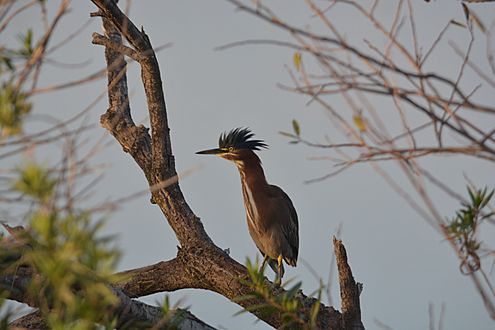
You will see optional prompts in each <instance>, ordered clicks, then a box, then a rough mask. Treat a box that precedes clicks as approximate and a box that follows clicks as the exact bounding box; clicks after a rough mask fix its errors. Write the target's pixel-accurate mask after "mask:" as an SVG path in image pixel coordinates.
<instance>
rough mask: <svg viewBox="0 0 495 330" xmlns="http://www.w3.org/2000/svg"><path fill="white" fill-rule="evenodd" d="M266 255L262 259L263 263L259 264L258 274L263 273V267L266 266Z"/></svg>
mask: <svg viewBox="0 0 495 330" xmlns="http://www.w3.org/2000/svg"><path fill="white" fill-rule="evenodd" d="M268 258H269V257H268V255H265V257H264V258H263V262H262V263H261V267H260V270H259V271H260V273H261V272H263V271H264V270H265V266H266V262H267V261H268Z"/></svg>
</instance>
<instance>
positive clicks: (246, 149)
mask: <svg viewBox="0 0 495 330" xmlns="http://www.w3.org/2000/svg"><path fill="white" fill-rule="evenodd" d="M253 136H254V134H253V133H252V132H251V131H250V130H249V129H247V128H236V129H233V130H231V131H230V132H228V133H223V134H221V135H220V138H219V140H218V148H215V149H209V150H203V151H199V152H197V154H201V155H217V156H220V157H222V158H224V159H227V160H230V161H232V162H234V164H235V165H236V166H237V169H238V170H239V174H240V176H241V184H242V195H243V197H244V208H245V209H246V218H247V224H248V229H249V233H250V234H251V238H252V239H253V241H254V243H255V244H256V247H258V249H259V250H260V252H261V254H262V255H263V263H262V265H261V269H263V268H264V266H265V264H266V262H268V264H269V265H270V267H271V268H272V269H273V271H274V272H275V273H276V274H277V276H276V280H275V283H276V284H278V285H280V283H281V281H282V276H283V275H284V265H283V263H282V261H283V260H285V262H286V263H287V264H288V265H290V266H293V267H295V266H296V263H297V254H298V250H299V233H298V231H299V225H298V221H297V213H296V209H295V208H294V205H293V204H292V201H291V200H290V198H289V196H287V194H286V193H285V192H284V191H283V190H282V189H280V188H279V187H277V186H274V185H271V184H269V183H268V182H267V181H266V178H265V174H264V172H263V168H262V167H261V160H260V159H259V157H258V156H257V155H256V154H255V153H254V151H255V150H260V149H261V148H267V147H268V146H267V145H266V144H265V142H264V141H262V140H253V139H251V138H252V137H253Z"/></svg>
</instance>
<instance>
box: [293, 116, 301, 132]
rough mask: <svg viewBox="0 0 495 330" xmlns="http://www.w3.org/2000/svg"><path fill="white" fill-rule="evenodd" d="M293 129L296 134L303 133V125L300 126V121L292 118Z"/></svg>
mask: <svg viewBox="0 0 495 330" xmlns="http://www.w3.org/2000/svg"><path fill="white" fill-rule="evenodd" d="M292 129H293V130H294V133H295V134H296V136H300V135H301V127H300V126H299V123H298V122H297V120H295V119H292Z"/></svg>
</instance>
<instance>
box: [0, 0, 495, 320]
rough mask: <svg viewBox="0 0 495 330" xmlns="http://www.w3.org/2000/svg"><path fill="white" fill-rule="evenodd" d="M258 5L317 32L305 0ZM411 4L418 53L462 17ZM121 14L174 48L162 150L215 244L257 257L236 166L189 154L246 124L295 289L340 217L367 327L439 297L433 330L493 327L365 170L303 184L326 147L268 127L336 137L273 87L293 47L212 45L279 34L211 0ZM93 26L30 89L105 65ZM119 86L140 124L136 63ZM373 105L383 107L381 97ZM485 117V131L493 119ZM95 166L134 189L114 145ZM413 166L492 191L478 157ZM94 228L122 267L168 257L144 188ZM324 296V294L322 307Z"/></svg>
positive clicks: (457, 36) (187, 299)
mask: <svg viewBox="0 0 495 330" xmlns="http://www.w3.org/2000/svg"><path fill="white" fill-rule="evenodd" d="M124 3H125V2H124ZM269 3H272V4H273V6H275V9H276V12H277V13H278V15H279V17H281V18H283V19H284V20H285V21H289V22H293V23H296V24H297V25H300V26H304V25H306V24H314V25H312V28H313V29H315V30H321V26H318V24H316V21H315V19H314V18H312V17H311V15H310V13H309V12H308V10H307V9H306V8H305V6H304V4H301V3H299V2H295V1H290V2H282V1H271V2H269ZM382 3H383V4H382V5H380V6H379V7H378V8H377V11H378V13H379V15H380V17H383V18H384V20H385V21H386V22H387V23H389V22H390V19H391V17H392V15H393V12H394V10H395V6H392V3H394V4H395V3H396V1H383V2H382ZM414 3H415V4H414V8H415V13H416V18H417V23H418V24H417V25H418V30H419V42H420V44H422V45H424V47H425V48H426V47H428V46H429V45H430V44H431V43H432V42H433V40H434V38H435V37H436V33H438V31H440V30H441V29H442V28H443V27H444V26H445V24H446V23H447V22H448V21H449V20H450V19H457V20H459V21H464V16H463V12H462V9H461V6H460V4H459V2H454V1H446V0H438V1H434V2H432V3H430V4H427V3H425V2H423V1H414ZM473 8H474V9H478V10H477V12H478V13H479V14H480V16H481V17H482V18H483V19H484V20H485V23H487V24H490V23H491V21H490V19H492V18H493V17H495V15H494V14H495V6H493V5H491V6H490V5H485V6H483V7H481V6H478V7H474V6H473ZM53 10H54V9H53V8H52V13H53ZM90 11H94V7H93V5H92V4H91V3H90V1H74V2H73V10H72V11H71V13H70V14H69V15H68V16H67V17H66V18H65V19H64V21H63V24H62V26H63V28H62V29H60V30H59V31H58V33H57V34H56V36H55V40H62V39H63V37H64V35H66V34H67V33H70V32H72V31H74V30H76V29H77V28H78V27H79V26H81V25H83V24H84V23H85V22H86V21H87V20H88V17H89V12H90ZM37 14H38V13H37V12H36V11H32V12H31V13H30V14H25V15H23V16H22V18H23V19H22V20H18V21H17V22H16V23H15V25H13V26H12V27H11V28H10V29H9V30H7V31H6V32H4V33H5V34H10V37H12V36H14V35H15V34H17V33H18V31H19V29H24V28H26V27H28V26H33V24H35V23H34V22H36V21H37ZM345 14H346V12H339V11H337V12H336V14H335V15H332V16H331V17H332V20H333V23H334V24H336V26H337V27H338V28H339V29H341V33H343V34H345V35H346V36H347V37H348V38H349V40H352V41H355V42H358V44H359V45H360V46H362V45H363V42H362V39H363V38H370V39H372V40H375V41H380V40H381V39H380V37H379V36H377V35H376V34H374V31H372V29H370V28H369V27H367V26H362V25H360V24H361V22H360V21H358V20H357V19H355V18H354V17H349V16H346V15H345ZM130 17H131V19H132V20H133V21H134V23H135V24H136V25H137V26H144V29H145V31H146V32H147V33H148V35H149V37H150V38H151V41H152V43H153V44H154V45H155V46H159V45H162V44H166V43H169V42H173V46H172V47H170V48H167V49H165V50H163V51H161V52H160V53H159V54H158V60H159V62H160V68H161V71H162V78H163V81H164V88H165V94H166V101H167V106H168V110H169V111H168V116H169V124H170V126H171V134H172V143H173V150H174V153H175V156H176V163H177V167H178V170H179V171H185V170H188V169H191V168H198V167H199V169H198V170H196V171H194V172H193V173H192V174H191V175H189V176H187V177H185V178H184V179H183V180H182V182H181V187H182V189H183V191H184V194H185V196H186V199H187V200H188V202H189V203H190V205H191V207H192V209H193V210H194V211H195V212H196V214H197V215H198V216H199V217H201V220H202V221H203V223H204V226H205V227H206V230H207V232H208V233H209V234H210V236H211V237H212V238H213V240H214V241H215V243H216V244H217V245H219V246H220V247H222V248H230V252H231V256H232V257H233V258H235V259H236V260H238V261H240V262H242V263H244V261H245V259H246V257H250V258H251V259H253V258H255V257H256V255H257V249H256V248H255V246H254V243H252V241H251V238H250V237H249V234H248V232H247V227H246V223H245V215H244V209H243V205H242V194H241V189H240V183H239V177H238V174H237V170H236V169H235V167H234V166H233V165H232V164H229V163H228V162H226V161H224V160H221V159H217V158H214V157H201V156H198V155H195V154H194V152H195V151H197V150H201V149H204V148H208V147H214V146H215V145H216V143H217V140H218V135H219V134H220V133H221V132H223V131H225V130H229V129H231V128H234V127H239V126H248V127H250V128H251V129H252V130H253V131H254V132H255V133H256V135H257V137H259V138H261V139H264V140H265V141H266V142H267V143H268V144H269V145H270V149H268V150H266V151H262V152H260V153H259V155H260V157H261V158H262V160H263V164H264V167H265V173H266V176H267V178H268V180H269V182H270V183H273V184H277V185H279V186H281V187H282V188H283V189H284V190H285V191H286V192H287V193H288V194H289V196H291V198H292V200H293V202H294V204H295V206H296V209H297V211H298V214H299V221H300V261H299V265H298V267H297V268H296V269H294V268H289V269H288V270H287V272H286V278H292V277H293V278H295V279H297V280H301V281H303V288H304V292H305V293H307V294H308V293H310V292H313V291H314V290H315V289H317V287H318V281H319V278H317V277H316V276H315V275H314V274H312V270H310V267H311V268H312V269H314V271H315V272H316V274H317V276H320V277H321V278H322V279H323V281H324V282H325V283H326V282H327V281H328V273H329V268H330V260H331V248H332V247H331V236H332V234H333V233H334V232H335V230H336V228H337V227H338V225H339V224H340V223H342V224H343V234H342V238H343V240H344V243H345V245H346V247H347V250H348V255H349V261H350V265H351V267H352V269H353V272H354V274H355V277H356V279H357V280H358V281H360V282H363V283H364V291H363V293H362V296H361V309H362V314H363V321H364V324H365V326H366V327H367V328H369V329H373V328H377V326H376V325H375V323H374V320H375V319H378V320H380V321H381V322H383V323H385V324H387V325H389V326H390V327H392V328H394V329H425V328H427V327H428V322H429V318H428V304H429V303H432V304H434V310H435V315H436V319H437V320H438V315H439V313H440V306H441V304H442V303H445V306H446V314H445V319H444V329H467V328H471V329H490V328H492V327H493V322H492V321H491V320H490V319H489V318H488V316H487V313H486V312H485V309H484V307H483V304H482V301H481V299H480V297H479V296H478V294H477V293H476V291H475V289H474V287H473V285H472V283H471V282H470V280H469V279H468V278H467V277H465V276H463V275H461V274H460V273H459V271H458V263H459V262H458V260H457V258H456V257H455V255H454V253H453V251H452V250H451V248H450V247H449V246H448V244H447V243H446V242H444V241H443V240H442V237H441V236H440V235H438V234H437V233H435V232H434V231H433V229H432V228H431V227H430V226H429V225H428V224H427V223H426V222H425V221H424V220H423V219H421V218H420V217H419V216H418V215H417V214H416V213H415V212H414V211H413V210H412V209H411V208H410V207H409V206H408V205H407V204H406V202H404V201H403V200H402V199H401V198H400V197H399V196H397V195H396V194H395V193H394V192H393V190H392V189H391V188H390V187H389V186H388V185H387V184H386V183H385V182H384V181H383V179H382V178H381V177H380V176H378V175H377V174H376V173H375V172H374V171H373V170H372V169H371V167H369V166H368V165H358V166H356V167H354V168H352V169H351V170H349V171H346V172H344V173H343V174H341V175H338V176H336V177H333V178H331V179H329V180H326V181H323V182H320V183H316V184H310V185H308V184H304V181H305V180H307V179H311V178H314V177H318V176H321V175H324V174H326V173H328V172H330V171H331V170H332V167H331V166H332V164H331V163H326V162H323V161H311V160H309V159H308V158H309V157H312V156H318V155H325V151H322V150H315V149H309V148H308V147H303V146H299V145H295V146H294V145H290V144H288V140H287V139H286V138H284V137H283V136H281V135H279V134H278V132H279V131H281V130H286V131H287V130H290V127H291V126H290V125H291V120H292V119H294V118H296V119H297V120H299V122H300V124H301V130H302V134H303V135H304V136H305V137H307V138H308V139H310V140H318V141H324V140H323V137H324V136H325V135H328V136H331V137H332V139H333V141H339V139H340V140H342V137H341V136H339V135H338V134H337V133H336V132H334V130H333V126H332V124H331V123H330V121H329V120H328V117H327V115H326V114H325V112H324V110H322V109H321V108H319V107H318V106H317V105H316V104H313V105H310V106H307V105H306V103H307V101H308V99H306V98H305V97H302V96H298V95H295V94H290V93H288V92H285V91H282V90H280V89H279V88H277V87H276V84H277V83H279V82H281V83H286V84H290V78H289V76H288V74H287V70H286V69H285V68H284V65H289V66H290V65H292V55H293V53H292V51H290V50H287V49H281V48H276V47H271V46H247V47H238V48H234V49H231V50H226V51H215V50H214V47H216V46H219V45H223V44H226V43H229V42H232V41H238V40H244V39H255V38H262V39H276V38H281V39H287V36H286V35H285V34H284V33H281V32H280V31H279V30H277V29H276V28H274V27H272V26H269V25H267V24H266V23H263V22H261V21H260V20H258V19H256V18H254V17H252V16H249V15H247V14H245V13H241V12H238V11H236V10H235V9H234V8H233V6H232V5H230V4H228V3H227V2H226V1H222V0H217V1H158V0H155V1H153V0H147V1H134V2H133V5H132V9H131V15H130ZM100 25H101V24H100V20H99V19H92V20H91V24H90V26H89V27H88V28H86V29H85V30H84V31H83V33H81V34H79V35H78V36H77V37H75V38H73V40H71V41H70V42H69V43H68V44H67V45H66V47H64V48H62V49H60V51H59V52H58V53H57V54H56V55H55V56H54V58H55V59H57V60H58V61H60V62H64V63H83V62H85V61H87V60H90V62H89V64H87V65H85V66H82V67H79V68H77V69H75V68H72V69H67V68H61V67H58V66H47V67H46V68H45V72H44V75H43V76H42V79H41V85H48V84H52V83H57V82H63V81H67V80H71V79H75V78H77V77H80V76H83V75H85V74H88V73H90V72H93V71H96V70H98V69H101V68H102V67H103V66H104V57H103V48H102V47H99V46H93V45H91V33H92V32H94V31H96V32H100V31H101V27H100ZM35 35H36V34H35ZM2 37H3V36H2ZM477 38H478V39H477V44H476V46H475V50H474V52H475V57H474V58H475V59H476V61H477V63H478V65H479V66H481V67H483V68H486V69H488V66H487V64H486V58H485V55H484V54H485V42H484V40H482V37H481V35H478V36H477ZM446 40H455V41H456V42H458V43H459V44H461V45H464V44H465V42H466V41H467V32H466V30H463V29H460V28H459V29H458V30H455V29H452V30H451V32H450V33H449V34H448V35H447V38H446ZM55 42H56V41H55ZM384 42H385V41H384V40H382V43H384ZM458 63H459V59H458V58H457V57H456V56H454V55H453V54H452V51H451V50H450V49H449V48H448V46H447V45H446V44H445V45H444V47H443V50H442V51H439V52H438V53H436V54H434V56H433V58H432V61H431V63H430V69H435V70H437V69H438V70H439V71H440V72H447V73H450V72H451V69H452V67H456V65H458ZM454 74H455V73H452V76H454ZM468 77H469V75H468ZM472 77H473V76H472ZM477 83H479V82H478V81H477V80H476V79H474V78H473V79H472V80H471V81H467V82H466V84H467V85H466V86H471V88H472V87H474V86H475V85H476V84H477ZM105 86H106V82H105V81H99V82H97V83H94V84H91V85H85V86H83V87H78V88H76V89H72V90H70V91H69V92H67V91H62V92H57V93H53V94H46V95H40V96H37V97H36V98H35V107H34V111H35V112H37V113H49V114H51V115H53V116H57V117H59V118H68V117H69V116H71V115H72V114H74V113H76V112H77V111H80V110H81V109H82V108H84V107H86V106H87V105H89V104H90V103H91V101H92V100H93V99H94V98H95V97H96V96H97V95H98V94H99V93H101V92H102V91H104V88H105ZM129 88H130V91H131V95H132V96H131V102H132V103H131V107H132V111H133V117H134V119H135V121H137V122H139V121H141V120H145V119H146V108H145V105H146V103H145V100H144V97H143V91H142V85H141V84H140V80H139V71H138V68H137V66H136V65H135V64H133V65H131V66H130V68H129ZM479 100H480V101H481V102H482V103H483V102H484V103H489V102H491V103H493V95H490V94H489V93H487V92H485V91H484V90H482V91H481V92H480V98H479ZM74 104H75V105H77V106H76V107H74ZM106 106H107V101H106V99H104V100H102V101H100V102H99V103H98V105H97V106H96V107H95V108H94V109H93V110H92V111H91V113H90V116H89V118H88V120H89V121H93V122H95V123H96V122H98V118H99V116H100V115H101V114H102V113H103V112H104V111H105V109H106ZM335 106H336V108H341V109H342V111H345V104H344V103H342V102H341V100H339V99H338V98H336V99H335ZM383 111H387V108H386V105H385V104H384V109H383ZM390 111H393V110H392V109H390ZM487 125H491V126H493V123H487ZM93 132H94V136H95V141H96V139H97V138H100V137H101V136H104V135H105V134H106V133H105V131H104V130H103V129H102V128H97V129H95V130H94V131H93ZM107 140H109V141H111V138H107ZM41 158H43V157H41ZM97 161H98V162H104V163H109V164H111V165H112V167H111V168H110V169H109V170H108V171H107V174H106V176H105V178H104V180H103V182H102V183H100V184H99V186H98V193H97V195H96V196H95V200H96V199H103V198H107V197H111V198H112V199H116V198H119V197H122V196H125V195H128V194H130V193H132V192H135V191H139V190H143V189H146V182H145V179H144V177H143V175H142V174H141V172H140V170H139V169H138V167H137V166H136V165H135V164H134V162H133V161H132V159H131V158H130V157H129V156H128V155H127V154H124V153H123V152H122V150H121V148H120V147H119V146H117V143H113V144H111V145H110V147H108V148H107V149H105V150H104V151H103V152H102V153H101V154H100V155H99V156H98V158H97ZM422 164H423V165H425V166H428V168H430V169H432V170H433V172H434V173H435V174H437V175H438V176H440V177H441V178H443V179H444V180H446V181H447V182H449V183H450V184H451V185H452V187H454V188H455V189H457V191H459V192H461V193H463V194H464V190H465V188H464V186H465V184H466V181H465V179H464V177H463V173H465V174H467V175H469V178H470V179H472V180H473V181H474V182H475V183H477V184H479V185H485V184H488V185H491V186H492V187H493V186H494V181H493V178H494V176H493V168H492V167H490V166H491V164H488V163H483V162H479V161H474V160H473V159H462V158H455V157H448V158H447V157H446V158H441V157H435V158H430V159H425V160H424V161H423V163H422ZM385 168H386V169H388V170H390V173H391V175H393V176H399V175H400V172H399V171H397V169H396V168H395V167H394V166H393V165H387V166H385ZM399 182H401V183H403V184H404V187H407V184H406V181H405V180H402V181H401V179H399ZM432 196H433V197H434V198H435V202H436V203H437V205H438V206H439V208H440V210H441V211H442V212H443V215H445V216H449V217H450V216H451V215H453V213H454V210H455V209H456V208H458V205H457V203H455V202H454V201H452V200H450V199H448V198H446V196H445V195H443V194H442V193H440V192H438V191H435V190H433V191H432ZM106 230H107V232H109V233H116V234H118V236H119V239H118V241H119V244H120V247H121V249H122V250H123V258H122V261H121V263H120V266H119V268H120V269H122V270H123V269H129V268H136V267H140V266H145V265H149V264H151V263H155V262H157V261H160V260H167V259H170V258H173V257H174V256H175V253H176V245H177V240H176V239H175V236H174V234H173V232H172V231H171V229H170V227H169V226H168V224H167V222H166V221H165V219H164V218H163V216H162V215H161V213H160V212H159V210H158V208H157V207H156V206H153V205H151V204H150V203H149V197H148V196H144V197H142V198H138V199H136V200H134V201H131V202H129V203H128V204H126V205H125V206H123V208H122V209H121V210H119V211H118V212H116V213H115V214H113V216H112V217H111V219H110V221H109V225H108V227H107V229H106ZM492 238H493V231H491V232H489V234H487V239H492ZM492 241H493V239H492ZM309 266H310V267H309ZM268 276H270V277H273V273H271V272H269V273H268ZM332 283H333V292H332V294H333V299H334V301H336V302H337V306H336V307H337V308H339V306H338V301H339V299H338V283H337V281H336V279H332ZM170 297H171V298H172V301H178V300H182V302H181V304H182V306H190V307H191V311H192V312H193V313H195V314H196V315H197V316H198V317H200V318H201V319H203V320H205V321H206V322H208V323H210V324H212V325H213V326H223V327H225V328H227V329H265V328H268V327H267V326H266V325H265V324H264V323H263V322H258V323H254V321H255V318H254V317H252V316H251V315H248V314H244V315H241V316H235V317H234V316H232V315H233V314H234V313H235V312H237V311H238V310H239V309H240V307H238V306H237V305H235V304H233V303H231V302H229V301H228V300H226V299H225V298H224V297H222V296H219V295H217V294H214V293H210V292H206V291H196V290H184V291H179V292H174V293H171V294H170ZM144 300H145V301H147V302H155V301H157V300H161V298H160V297H159V296H156V297H155V296H154V297H148V298H144ZM326 300H327V297H326V296H324V302H325V303H327V301H326Z"/></svg>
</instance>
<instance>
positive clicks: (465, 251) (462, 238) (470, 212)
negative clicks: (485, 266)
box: [445, 187, 495, 274]
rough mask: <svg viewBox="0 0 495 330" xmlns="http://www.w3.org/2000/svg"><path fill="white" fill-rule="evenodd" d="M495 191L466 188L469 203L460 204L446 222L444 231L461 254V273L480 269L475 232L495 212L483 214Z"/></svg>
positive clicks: (478, 243) (479, 244) (478, 245)
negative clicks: (458, 208)
mask: <svg viewBox="0 0 495 330" xmlns="http://www.w3.org/2000/svg"><path fill="white" fill-rule="evenodd" d="M494 192H495V190H491V191H488V188H486V187H485V188H483V189H471V188H469V187H468V193H469V202H467V203H462V208H461V209H460V210H458V211H457V212H456V215H455V216H454V217H453V218H452V219H450V220H449V221H448V224H447V225H446V227H445V229H446V231H447V234H448V236H449V238H450V239H452V240H453V241H454V242H455V244H456V245H457V246H458V248H459V252H460V253H461V254H462V257H463V258H462V262H461V265H460V269H461V272H462V273H464V274H471V273H472V272H475V271H477V270H478V269H480V256H479V249H480V246H481V242H480V241H478V238H477V235H476V234H477V231H478V227H479V225H480V224H481V223H482V221H483V220H484V219H486V218H489V217H491V216H493V215H494V214H495V212H490V213H486V212H483V211H484V209H485V208H486V207H487V205H488V203H489V202H490V200H491V198H492V197H493V194H494Z"/></svg>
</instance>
